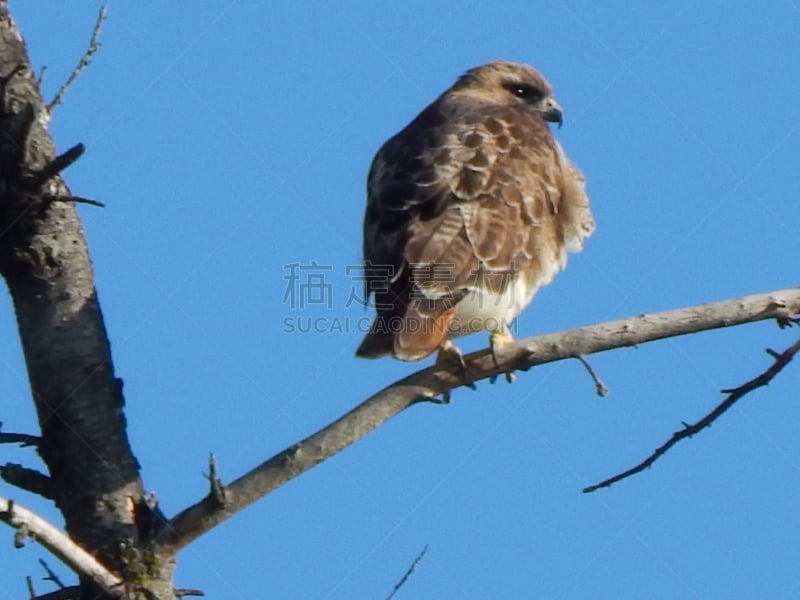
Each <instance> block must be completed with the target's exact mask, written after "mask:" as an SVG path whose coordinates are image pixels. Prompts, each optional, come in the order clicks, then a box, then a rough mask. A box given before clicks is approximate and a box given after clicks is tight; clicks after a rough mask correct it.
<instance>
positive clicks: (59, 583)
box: [39, 558, 67, 590]
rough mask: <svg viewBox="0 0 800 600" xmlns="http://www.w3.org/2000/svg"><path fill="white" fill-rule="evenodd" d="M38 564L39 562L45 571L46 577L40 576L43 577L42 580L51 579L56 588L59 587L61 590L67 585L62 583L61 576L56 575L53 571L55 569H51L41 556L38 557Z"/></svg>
mask: <svg viewBox="0 0 800 600" xmlns="http://www.w3.org/2000/svg"><path fill="white" fill-rule="evenodd" d="M39 564H40V565H42V568H43V569H44V570H45V571H47V577H42V579H43V580H44V581H52V582H53V583H55V584H56V586H58V588H59V589H61V590H63V589H64V588H66V587H67V586H66V585H64V583H63V582H62V581H61V578H60V577H59V576H58V575H56V572H55V571H53V569H51V568H50V565H48V564H47V563H46V562H45V560H44V559H43V558H40V559H39Z"/></svg>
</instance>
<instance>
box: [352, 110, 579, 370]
mask: <svg viewBox="0 0 800 600" xmlns="http://www.w3.org/2000/svg"><path fill="white" fill-rule="evenodd" d="M593 227H594V224H593V221H592V220H591V214H590V213H589V209H588V200H587V198H586V195H585V193H584V191H583V177H582V175H581V174H580V172H579V171H578V170H577V168H576V167H575V166H574V165H572V163H570V162H569V160H568V159H567V158H566V157H565V156H564V153H563V151H562V150H561V148H560V146H559V145H558V143H557V142H556V141H555V140H554V139H553V137H552V135H551V133H550V130H549V129H548V127H547V125H545V123H544V122H543V121H542V119H541V118H537V117H536V116H535V115H533V114H531V113H530V112H529V111H527V110H525V109H520V108H514V107H504V106H478V107H476V108H475V107H468V106H465V107H461V109H460V110H455V111H454V112H453V114H450V115H443V114H442V113H440V112H439V109H438V107H437V105H436V104H434V105H433V106H431V107H429V108H428V109H426V111H424V112H423V113H422V114H420V116H419V117H417V119H415V120H414V121H413V122H412V123H411V124H410V125H409V126H408V127H406V129H404V130H403V131H401V132H400V133H399V134H397V135H396V136H395V137H393V138H392V139H390V140H389V141H388V142H387V143H386V144H385V145H384V146H383V147H382V148H381V150H380V151H379V152H378V154H377V155H376V157H375V160H374V161H373V164H372V168H371V169H370V174H369V178H368V199H367V211H366V216H365V221H364V260H365V262H366V264H367V266H368V267H369V265H377V266H384V267H386V266H388V267H390V271H391V273H392V277H391V280H390V284H389V286H388V289H385V288H386V286H385V283H386V280H385V277H386V273H387V270H386V269H384V270H383V271H380V272H378V271H375V272H374V273H372V274H371V275H369V276H368V281H367V285H368V288H367V291H368V292H369V291H374V292H375V295H376V304H378V306H379V311H378V316H379V318H380V317H381V315H382V313H381V309H380V306H382V305H392V306H393V308H392V309H391V311H389V310H388V309H384V310H383V317H384V318H388V317H390V316H394V317H398V318H403V319H409V318H410V317H414V318H421V319H434V320H435V319H437V318H440V317H441V318H444V317H446V316H447V315H448V314H449V313H448V311H450V312H452V310H451V309H452V307H453V306H454V304H455V303H457V302H458V301H459V300H460V299H461V298H463V297H464V296H465V295H466V294H467V293H469V292H470V291H471V290H476V289H490V290H492V291H495V292H502V291H503V290H504V289H505V287H506V286H508V285H509V284H511V283H512V282H511V280H510V278H509V274H515V273H517V274H520V275H523V276H525V277H526V278H527V279H528V280H529V281H530V285H531V286H532V290H533V291H532V293H533V292H535V289H536V288H538V287H540V286H541V285H545V284H547V283H549V281H550V280H551V279H552V277H553V276H554V275H555V274H556V272H558V270H559V269H560V268H561V267H562V266H563V264H564V261H565V258H566V250H567V248H569V249H579V248H580V247H581V246H582V243H583V239H584V238H585V237H586V236H588V235H589V234H590V233H591V231H592V229H593ZM380 277H383V281H378V279H379V278H380ZM379 287H382V288H383V289H380V290H379V289H378V288H379ZM532 293H531V295H532ZM415 298H416V299H417V300H419V299H420V298H423V299H425V300H427V302H419V301H417V302H411V300H412V299H415ZM440 329H441V327H440ZM434 330H435V328H434ZM440 333H441V332H440ZM445 337H446V332H445ZM368 338H369V336H368ZM428 338H429V339H423V338H420V337H419V335H418V334H416V333H414V332H413V331H411V332H409V331H407V328H404V329H403V330H402V331H400V332H399V333H397V334H396V335H394V353H395V354H396V355H398V356H399V357H401V358H402V357H403V356H402V353H403V352H404V351H405V350H406V349H408V352H407V355H408V357H412V356H411V355H412V354H414V357H418V356H417V354H418V353H419V352H421V350H420V351H419V352H418V351H417V348H418V347H419V348H423V347H424V350H425V354H427V353H430V352H432V351H433V350H435V349H436V347H437V346H438V345H439V344H440V343H441V342H442V341H443V338H442V339H439V340H438V341H437V340H436V339H433V338H436V335H432V336H428ZM366 341H367V340H365V343H366ZM362 346H363V344H362ZM412 348H413V349H414V350H413V351H412V350H410V349H412ZM423 356H424V354H423Z"/></svg>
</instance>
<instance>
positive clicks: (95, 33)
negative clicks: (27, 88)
mask: <svg viewBox="0 0 800 600" xmlns="http://www.w3.org/2000/svg"><path fill="white" fill-rule="evenodd" d="M107 13H108V8H107V7H106V6H105V5H103V6H101V7H100V12H98V13H97V21H96V22H95V24H94V29H93V30H92V37H91V39H90V40H89V47H88V48H87V49H86V52H84V53H83V56H81V59H80V60H79V61H78V64H77V65H76V67H75V68H74V69H73V70H72V73H70V75H69V78H67V80H66V81H65V82H64V85H62V86H61V87H60V88H58V91H57V92H56V95H55V96H54V97H53V99H52V100H51V101H50V103H49V104H48V105H47V112H53V109H54V108H55V107H56V106H58V105H59V104H61V100H62V99H63V98H64V94H66V93H67V90H68V89H69V88H70V86H72V84H73V83H75V80H76V79H77V78H78V75H80V74H81V71H83V70H84V69H85V68H86V67H88V66H89V63H90V62H92V55H94V53H95V52H97V50H98V48H100V44H99V43H98V41H97V39H98V38H99V37H100V28H101V27H102V26H103V21H104V20H105V18H106V14H107ZM42 74H44V73H42Z"/></svg>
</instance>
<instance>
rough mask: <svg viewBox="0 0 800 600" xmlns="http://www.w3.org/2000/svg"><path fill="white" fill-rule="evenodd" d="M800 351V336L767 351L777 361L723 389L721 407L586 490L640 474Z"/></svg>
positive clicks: (776, 371) (713, 419) (770, 375)
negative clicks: (779, 349) (784, 346)
mask: <svg viewBox="0 0 800 600" xmlns="http://www.w3.org/2000/svg"><path fill="white" fill-rule="evenodd" d="M798 352H800V340H798V341H796V342H795V343H794V344H793V345H792V346H790V347H789V348H787V349H786V350H785V351H784V352H783V353H781V354H778V353H776V352H772V351H769V350H768V351H767V353H768V354H769V355H770V356H772V357H773V358H774V359H775V362H773V363H772V365H771V366H770V367H769V368H768V369H767V370H766V371H764V372H763V373H761V375H759V376H758V377H755V378H754V379H751V380H750V381H748V382H747V383H744V384H742V385H740V386H739V387H737V388H734V389H730V390H722V393H723V394H728V397H727V398H725V400H723V401H722V402H720V404H718V405H717V407H716V408H715V409H714V410H712V411H711V412H710V413H708V414H707V415H706V416H705V417H703V418H702V419H700V420H699V421H697V422H696V423H692V424H691V425H690V424H688V423H684V424H683V429H681V430H679V431H676V432H675V433H673V434H672V437H670V438H669V439H668V440H667V441H666V442H664V443H663V444H662V445H661V446H659V447H658V448H656V449H655V451H654V452H653V453H652V454H651V455H650V456H648V457H647V458H646V459H644V460H643V461H642V462H640V463H639V464H638V465H636V466H635V467H631V468H630V469H628V470H627V471H623V472H622V473H618V474H617V475H614V476H613V477H609V478H608V479H606V480H604V481H601V482H600V483H597V484H595V485H590V486H589V487H585V488H583V492H584V493H590V492H594V491H595V490H599V489H600V488H604V487H609V486H611V485H613V484H615V483H617V482H618V481H622V480H623V479H626V478H628V477H630V476H631V475H636V474H637V473H640V472H642V471H644V470H645V469H648V468H650V466H651V465H652V464H653V463H654V462H656V461H657V460H658V459H659V458H661V457H662V456H663V455H664V454H666V452H667V450H669V449H670V448H672V447H673V446H674V445H675V444H677V443H678V442H680V441H681V440H683V439H686V438H690V437H692V436H693V435H694V434H696V433H698V432H700V431H702V430H703V429H705V428H706V427H711V424H712V423H713V422H714V421H716V420H717V419H718V418H719V417H720V416H722V414H723V413H724V412H725V411H727V410H728V409H729V408H730V407H731V406H733V405H734V404H735V403H736V402H737V401H738V400H739V399H740V398H741V397H742V396H745V395H746V394H748V393H750V392H752V391H753V390H755V389H758V388H760V387H763V386H765V385H767V384H769V382H770V381H772V379H773V378H774V377H775V376H776V375H777V374H778V373H780V372H781V371H782V370H783V368H784V367H785V366H786V365H788V364H789V363H790V362H791V361H792V359H793V358H794V356H795V354H797V353H798Z"/></svg>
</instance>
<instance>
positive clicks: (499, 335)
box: [489, 324, 516, 383]
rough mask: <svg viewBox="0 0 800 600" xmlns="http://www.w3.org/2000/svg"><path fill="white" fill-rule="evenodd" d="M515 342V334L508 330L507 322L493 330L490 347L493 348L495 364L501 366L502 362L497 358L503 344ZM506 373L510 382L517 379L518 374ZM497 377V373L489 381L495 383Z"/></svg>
mask: <svg viewBox="0 0 800 600" xmlns="http://www.w3.org/2000/svg"><path fill="white" fill-rule="evenodd" d="M513 342H514V336H513V335H511V332H510V331H509V330H508V326H507V325H505V324H504V325H503V328H502V329H498V330H496V331H492V332H491V333H490V334H489V348H491V350H492V358H493V359H494V364H495V365H496V366H498V367H499V366H500V362H499V361H498V360H497V353H498V350H499V351H502V349H503V346H508V345H509V344H512V343H513ZM504 375H505V377H506V381H507V382H508V383H514V380H515V379H516V375H514V373H511V372H508V373H504ZM496 379H497V375H495V376H493V377H492V378H491V379H490V380H489V381H491V382H492V383H494V382H495V380H496Z"/></svg>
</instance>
